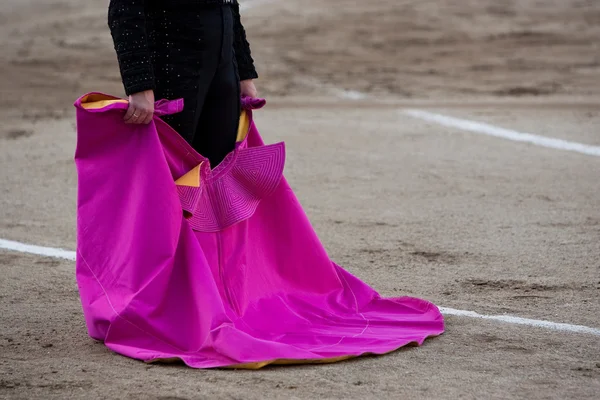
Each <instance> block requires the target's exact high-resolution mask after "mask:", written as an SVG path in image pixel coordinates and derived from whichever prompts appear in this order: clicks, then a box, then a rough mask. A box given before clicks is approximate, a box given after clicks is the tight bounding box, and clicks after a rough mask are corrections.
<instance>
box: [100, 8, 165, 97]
mask: <svg viewBox="0 0 600 400" xmlns="http://www.w3.org/2000/svg"><path fill="white" fill-rule="evenodd" d="M108 26H109V28H110V32H111V35H112V38H113V42H114V45H115V51H116V53H117V59H118V61H119V69H120V70H121V78H122V79H123V86H124V87H125V93H126V94H127V95H130V94H134V93H138V92H142V91H144V90H150V89H155V81H154V72H153V70H152V64H151V61H150V50H149V48H148V40H147V35H146V21H145V7H144V0H110V4H109V6H108Z"/></svg>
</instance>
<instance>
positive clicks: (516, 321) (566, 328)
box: [440, 307, 600, 336]
mask: <svg viewBox="0 0 600 400" xmlns="http://www.w3.org/2000/svg"><path fill="white" fill-rule="evenodd" d="M440 311H441V312H442V314H444V315H455V316H458V317H469V318H480V319H487V320H492V321H499V322H506V323H508V324H513V325H527V326H535V327H537V328H546V329H551V330H555V331H563V332H574V333H588V334H591V335H597V336H600V329H597V328H590V327H589V326H583V325H571V324H564V323H561V322H551V321H542V320H538V319H529V318H521V317H514V316H512V315H484V314H479V313H476V312H474V311H465V310H456V309H454V308H446V307H440Z"/></svg>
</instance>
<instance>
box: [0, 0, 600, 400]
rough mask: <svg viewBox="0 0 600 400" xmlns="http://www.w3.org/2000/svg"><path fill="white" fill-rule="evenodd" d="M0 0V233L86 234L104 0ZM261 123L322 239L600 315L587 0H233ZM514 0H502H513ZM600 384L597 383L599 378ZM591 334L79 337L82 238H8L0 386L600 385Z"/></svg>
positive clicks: (476, 307) (359, 392)
mask: <svg viewBox="0 0 600 400" xmlns="http://www.w3.org/2000/svg"><path fill="white" fill-rule="evenodd" d="M83 3H84V2H82V1H81V0H4V1H3V3H2V5H1V6H0V43H1V45H2V52H0V193H1V196H0V239H9V240H14V241H19V242H23V243H30V244H36V245H41V246H50V247H59V248H64V249H71V250H72V249H74V248H75V193H76V174H75V168H74V165H73V161H72V159H73V152H74V148H75V135H74V119H73V115H74V113H73V109H72V106H71V104H72V102H73V101H74V100H75V98H76V97H78V96H79V95H81V94H83V93H85V92H88V91H92V90H97V91H103V92H107V93H113V94H116V95H120V94H121V93H122V89H121V84H120V82H119V76H118V70H117V67H116V61H115V56H114V54H113V50H112V43H111V39H110V35H109V33H108V29H107V26H106V3H107V1H94V2H91V1H88V2H85V5H83ZM244 3H245V4H247V5H248V6H249V7H248V9H246V10H245V11H244V21H245V25H246V28H247V31H248V35H249V38H250V40H251V43H252V48H253V54H254V56H255V59H256V60H257V64H258V67H259V73H260V74H261V78H260V80H259V81H258V82H257V84H258V86H259V90H260V91H261V94H262V95H263V96H265V97H266V98H267V99H268V101H269V105H268V106H267V108H266V109H264V110H263V111H260V112H259V113H258V114H257V120H258V124H259V126H260V130H261V132H262V133H263V135H264V137H265V139H266V140H268V141H270V142H274V141H278V140H285V141H286V143H287V148H288V160H287V165H286V176H287V178H288V179H289V181H290V183H291V184H292V187H293V188H294V189H295V190H296V192H297V194H298V196H299V198H300V200H301V201H302V203H303V205H304V207H305V209H306V211H307V212H308V214H309V216H310V217H311V220H312V221H313V223H314V226H315V228H316V229H317V231H318V232H319V234H320V236H321V238H322V240H323V242H324V243H325V245H326V247H327V249H328V251H329V252H330V254H331V256H332V258H334V259H335V260H336V261H337V262H338V263H339V264H341V265H343V266H345V267H346V268H347V269H349V270H350V271H351V272H352V273H354V274H356V275H358V276H359V277H361V278H362V279H364V280H365V281H367V282H369V283H370V284H372V285H373V286H374V287H375V288H377V289H378V290H379V291H380V292H381V293H382V294H384V295H386V296H395V295H405V294H406V295H413V296H418V297H423V298H427V299H429V300H431V301H433V302H435V303H436V304H438V305H440V306H443V307H450V308H453V309H459V310H471V311H476V312H478V313H481V314H485V315H501V314H507V315H512V316H518V317H524V318H531V319H536V320H546V321H554V322H563V323H567V324H576V325H584V326H588V327H592V328H595V329H599V328H600V157H596V156H592V155H584V154H580V153H576V152H570V151H563V150H558V149H550V148H544V147H540V146H536V145H532V144H527V143H519V142H515V141H510V140H505V139H501V138H494V137H489V136H482V135H476V134H474V133H471V132H466V131H464V130H461V129H454V128H448V127H444V126H440V125H437V124H434V123H431V122H426V121H423V120H420V119H415V118H411V117H409V116H407V115H406V114H404V113H402V110H403V109H405V108H418V109H421V110H427V111H430V112H434V113H438V114H443V115H447V116H453V117H458V118H462V119H467V120H473V121H479V122H486V123H488V124H491V125H494V126H498V127H503V128H508V129H512V130H515V131H518V132H527V133H534V134H538V135H543V136H547V137H552V138H559V139H564V140H567V141H572V142H578V143H583V144H587V145H589V146H600V41H599V40H598V38H599V37H600V3H599V2H598V1H597V0H587V1H586V0H545V1H536V0H504V1H501V2H499V1H494V0H477V1H475V0H460V1H458V0H421V1H408V0H380V1H378V2H367V1H358V0H328V1H327V2H323V1H321V0H294V1H292V0H287V1H286V0H271V1H266V0H262V1H261V0H254V1H252V0H245V1H244V0H242V4H244ZM500 4H501V5H500ZM594 393H596V395H594ZM598 393H600V335H595V334H585V333H571V332H565V331H557V330H551V329H544V328H539V327H532V326H527V325H515V324H511V323H501V322H497V321H491V320H482V319H474V318H467V317H459V316H452V315H450V316H448V317H447V333H446V334H445V335H443V336H441V337H439V338H436V339H433V340H429V341H428V342H427V343H426V345H425V346H424V347H422V348H408V349H404V350H401V351H398V352H396V353H393V354H391V355H388V356H384V357H369V358H360V359H357V360H353V361H349V362H343V363H339V364H332V365H322V366H301V367H283V368H281V367H277V368H268V369H265V370H262V371H257V372H248V371H217V370H209V371H203V370H191V369H187V368H184V367H180V366H157V365H145V364H143V363H141V362H137V361H134V360H130V359H126V358H124V357H121V356H118V355H116V354H113V353H111V352H109V351H108V350H107V349H105V348H104V346H103V345H102V344H99V343H95V342H93V341H92V340H91V339H89V338H88V337H87V334H86V330H85V326H84V321H83V317H82V314H81V308H80V305H79V298H78V293H77V287H76V285H75V278H74V264H73V262H70V261H66V260H60V259H54V258H47V257H42V256H34V255H30V254H24V253H19V252H13V251H8V250H0V398H10V399H13V398H14V399H37V398H40V399H66V398H69V399H70V398H81V399H96V398H98V399H100V398H111V399H162V400H167V399H244V400H252V399H279V398H281V399H371V398H372V399H457V398H461V399H594V398H597V396H598Z"/></svg>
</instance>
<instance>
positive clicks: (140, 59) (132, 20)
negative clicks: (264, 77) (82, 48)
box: [108, 0, 258, 95]
mask: <svg viewBox="0 0 600 400" xmlns="http://www.w3.org/2000/svg"><path fill="white" fill-rule="evenodd" d="M218 4H225V5H230V6H231V8H232V11H233V15H234V18H235V22H234V50H235V56H236V61H237V66H238V72H239V76H240V80H245V79H255V78H257V77H258V75H257V73H256V69H255V67H254V60H253V59H252V56H251V53H250V45H249V43H248V41H247V40H246V32H245V30H244V27H243V25H242V23H241V21H240V11H239V4H238V2H237V0H110V5H109V8H108V26H109V28H110V32H111V35H112V37H113V42H114V45H115V50H116V53H117V59H118V61H119V68H120V71H121V77H122V79H123V85H124V87H125V92H126V94H127V95H130V94H133V93H137V92H141V91H144V90H150V89H155V88H156V81H155V75H154V71H153V67H152V61H153V58H154V57H153V48H152V47H153V46H152V32H150V30H151V29H152V24H153V23H159V22H158V21H159V20H160V16H161V14H163V13H166V12H167V11H168V10H173V9H177V10H181V11H182V12H180V13H178V14H177V15H181V18H182V19H185V15H186V12H188V11H189V13H193V12H195V11H198V10H199V8H201V7H206V6H214V5H218ZM169 22H170V24H169V26H172V27H173V28H172V29H173V32H172V33H173V34H175V35H174V36H176V32H175V29H177V30H179V29H178V28H177V27H178V26H180V25H181V24H185V23H186V21H185V20H182V21H169ZM170 29H171V28H170ZM167 35H168V31H167Z"/></svg>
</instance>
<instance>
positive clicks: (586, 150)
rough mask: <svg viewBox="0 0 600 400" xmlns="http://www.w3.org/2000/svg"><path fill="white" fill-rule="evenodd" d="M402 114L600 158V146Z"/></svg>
mask: <svg viewBox="0 0 600 400" xmlns="http://www.w3.org/2000/svg"><path fill="white" fill-rule="evenodd" d="M401 112H402V114H404V115H408V116H409V117H413V118H418V119H422V120H424V121H427V122H434V123H436V124H438V125H442V126H446V127H449V128H457V129H461V130H463V131H467V132H472V133H477V134H480V135H487V136H494V137H498V138H503V139H508V140H513V141H515V142H523V143H529V144H534V145H536V146H541V147H548V148H551V149H557V150H565V151H574V152H576V153H581V154H587V155H590V156H596V157H600V146H591V145H587V144H583V143H577V142H571V141H568V140H562V139H555V138H550V137H546V136H541V135H534V134H532V133H523V132H517V131H513V130H511V129H505V128H499V127H497V126H494V125H490V124H485V123H482V122H475V121H470V120H468V119H461V118H455V117H448V116H446V115H441V114H435V113H432V112H429V111H423V110H414V109H408V110H401Z"/></svg>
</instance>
